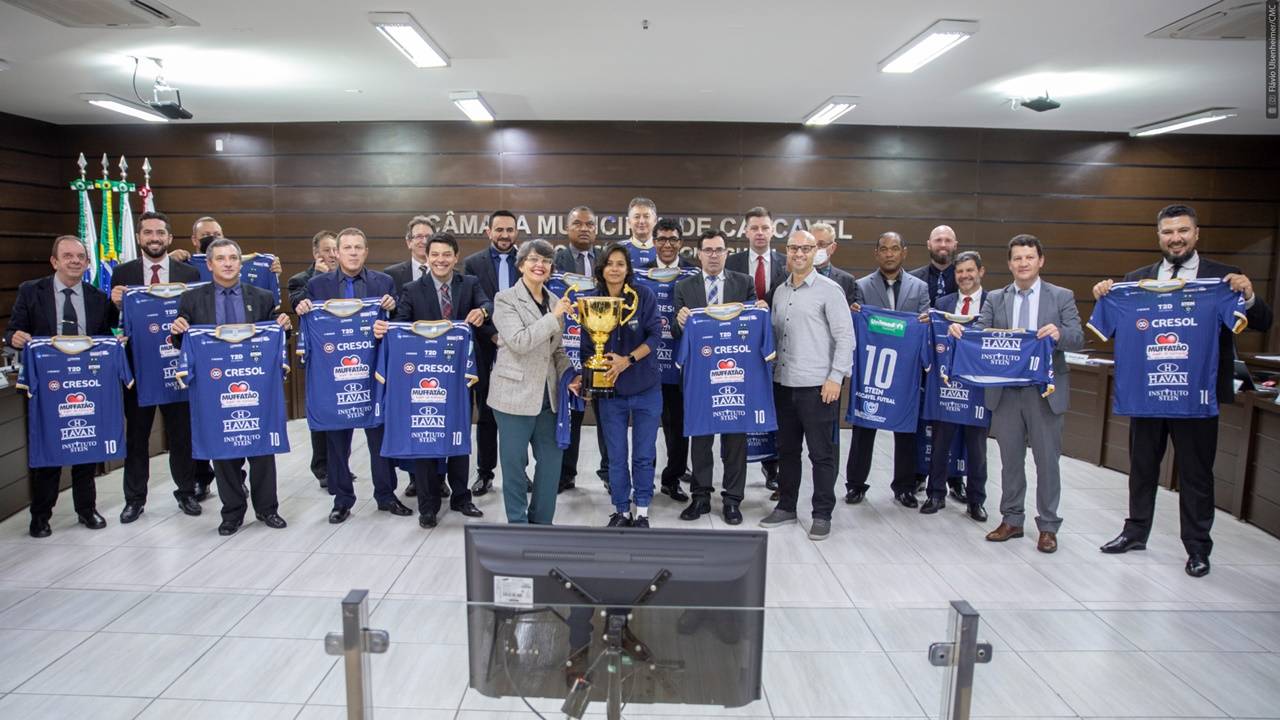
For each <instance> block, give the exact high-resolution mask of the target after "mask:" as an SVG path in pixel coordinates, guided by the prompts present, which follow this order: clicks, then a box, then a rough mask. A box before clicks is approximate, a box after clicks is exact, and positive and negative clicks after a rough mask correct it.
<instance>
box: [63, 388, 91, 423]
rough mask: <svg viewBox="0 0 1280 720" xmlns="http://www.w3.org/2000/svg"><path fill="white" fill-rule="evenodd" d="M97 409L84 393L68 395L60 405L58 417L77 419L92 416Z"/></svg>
mask: <svg viewBox="0 0 1280 720" xmlns="http://www.w3.org/2000/svg"><path fill="white" fill-rule="evenodd" d="M95 407H97V406H96V405H94V404H93V401H92V400H90V399H89V397H88V396H87V395H85V394H84V393H82V392H73V393H67V396H66V398H64V399H63V402H60V403H58V417H76V416H78V415H92V414H93V412H94V408H95Z"/></svg>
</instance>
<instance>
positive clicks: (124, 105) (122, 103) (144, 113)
mask: <svg viewBox="0 0 1280 720" xmlns="http://www.w3.org/2000/svg"><path fill="white" fill-rule="evenodd" d="M80 99H81V100H84V101H85V102H87V103H89V104H90V105H93V106H96V107H100V108H102V109H103V110H111V111H112V112H118V113H120V114H122V115H128V116H129V117H134V118H138V119H139V120H146V121H147V122H169V119H168V118H166V117H164V116H163V115H158V114H156V113H154V112H152V111H151V110H149V109H147V108H144V107H142V106H141V105H137V104H134V103H131V102H129V101H127V100H122V99H120V98H118V97H116V96H115V95H108V94H106V93H86V94H84V95H81V96H80Z"/></svg>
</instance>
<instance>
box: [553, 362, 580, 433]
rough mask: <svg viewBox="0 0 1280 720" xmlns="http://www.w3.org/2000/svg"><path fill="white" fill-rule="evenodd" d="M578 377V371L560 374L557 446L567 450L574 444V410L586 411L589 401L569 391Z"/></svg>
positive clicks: (557, 408) (567, 371)
mask: <svg viewBox="0 0 1280 720" xmlns="http://www.w3.org/2000/svg"><path fill="white" fill-rule="evenodd" d="M576 377H578V371H576V370H565V371H564V372H563V373H561V374H560V384H559V386H558V388H559V393H558V395H557V403H556V405H557V407H556V447H558V448H560V449H561V450H567V449H568V448H569V446H570V445H571V444H573V416H572V415H571V413H573V412H586V409H587V403H586V401H585V400H583V399H582V398H581V397H579V396H578V395H574V394H573V393H571V392H569V385H570V384H571V383H572V382H573V380H574V378H576Z"/></svg>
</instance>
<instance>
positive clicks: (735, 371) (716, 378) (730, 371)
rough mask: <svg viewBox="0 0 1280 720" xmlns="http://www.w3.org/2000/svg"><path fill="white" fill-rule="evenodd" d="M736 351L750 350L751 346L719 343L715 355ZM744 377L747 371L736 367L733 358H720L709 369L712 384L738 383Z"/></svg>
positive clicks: (743, 379)
mask: <svg viewBox="0 0 1280 720" xmlns="http://www.w3.org/2000/svg"><path fill="white" fill-rule="evenodd" d="M736 352H751V348H749V347H747V346H746V345H720V346H717V347H716V348H715V354H716V355H727V354H730V353H736ZM746 379H747V371H745V370H743V369H742V368H740V367H738V361H737V360H734V359H733V358H721V359H720V360H719V361H717V362H716V366H715V367H714V368H712V369H711V384H712V385H722V384H725V383H740V382H744V381H745V380H746Z"/></svg>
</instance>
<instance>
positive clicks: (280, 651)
mask: <svg viewBox="0 0 1280 720" xmlns="http://www.w3.org/2000/svg"><path fill="white" fill-rule="evenodd" d="M337 660H338V658H335V657H330V656H329V655H326V654H325V652H324V643H321V642H317V641H315V640H278V639H262V638H224V639H222V640H219V641H218V643H217V645H215V646H214V647H213V648H212V649H211V650H209V651H208V652H207V653H205V655H204V657H202V658H200V660H199V662H197V663H195V664H194V665H192V666H191V667H190V668H189V669H186V672H185V673H183V674H182V676H181V677H179V678H178V679H177V681H176V682H174V683H173V684H172V685H170V686H169V687H168V689H167V690H165V691H164V697H166V698H173V699H185V700H231V701H245V702H273V703H305V702H306V701H307V700H308V699H309V698H310V697H311V694H312V692H314V691H315V689H316V687H318V686H319V685H320V681H321V679H323V677H324V674H325V673H326V672H328V671H329V668H330V667H332V666H333V664H334V663H335V662H337ZM184 669H185V668H184ZM341 702H345V701H341Z"/></svg>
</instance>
